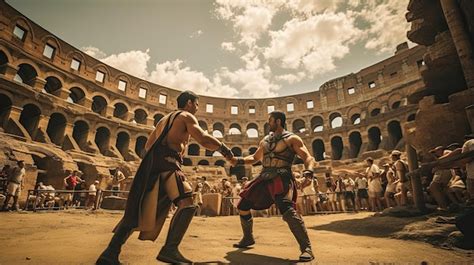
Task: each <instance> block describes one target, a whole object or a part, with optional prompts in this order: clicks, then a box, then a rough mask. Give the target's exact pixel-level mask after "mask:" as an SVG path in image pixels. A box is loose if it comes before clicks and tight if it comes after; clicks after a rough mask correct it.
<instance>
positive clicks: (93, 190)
mask: <svg viewBox="0 0 474 265" xmlns="http://www.w3.org/2000/svg"><path fill="white" fill-rule="evenodd" d="M97 186H99V181H98V180H96V181H94V183H92V184H91V185H90V186H89V193H88V194H87V200H86V208H87V209H89V208H92V209H94V210H95V199H96V196H97Z"/></svg>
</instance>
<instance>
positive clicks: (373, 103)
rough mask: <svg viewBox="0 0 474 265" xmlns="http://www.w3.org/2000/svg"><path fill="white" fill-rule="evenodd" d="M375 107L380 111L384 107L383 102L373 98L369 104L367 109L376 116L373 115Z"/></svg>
mask: <svg viewBox="0 0 474 265" xmlns="http://www.w3.org/2000/svg"><path fill="white" fill-rule="evenodd" d="M374 109H379V111H378V112H379V113H380V110H381V109H382V103H380V102H378V101H376V100H373V101H371V102H369V103H368V104H367V110H368V113H369V114H370V116H371V117H374V116H372V111H374ZM377 115H378V114H377Z"/></svg>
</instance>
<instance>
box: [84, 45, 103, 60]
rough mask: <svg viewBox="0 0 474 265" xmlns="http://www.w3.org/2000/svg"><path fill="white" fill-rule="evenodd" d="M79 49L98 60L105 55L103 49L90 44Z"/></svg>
mask: <svg viewBox="0 0 474 265" xmlns="http://www.w3.org/2000/svg"><path fill="white" fill-rule="evenodd" d="M81 50H82V51H83V52H84V53H85V54H87V55H89V56H92V57H94V58H96V59H98V60H100V59H102V58H105V57H106V56H107V55H106V54H105V53H104V52H103V51H101V50H99V48H96V47H92V46H87V47H82V48H81Z"/></svg>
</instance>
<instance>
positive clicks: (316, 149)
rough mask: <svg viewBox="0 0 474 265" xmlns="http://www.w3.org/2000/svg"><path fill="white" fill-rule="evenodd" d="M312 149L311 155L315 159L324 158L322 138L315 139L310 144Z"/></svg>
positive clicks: (324, 150)
mask: <svg viewBox="0 0 474 265" xmlns="http://www.w3.org/2000/svg"><path fill="white" fill-rule="evenodd" d="M311 147H312V149H313V156H314V158H315V159H316V161H322V160H324V159H325V157H324V155H325V153H326V149H325V148H324V141H323V140H322V139H315V140H314V141H313V143H312V145H311Z"/></svg>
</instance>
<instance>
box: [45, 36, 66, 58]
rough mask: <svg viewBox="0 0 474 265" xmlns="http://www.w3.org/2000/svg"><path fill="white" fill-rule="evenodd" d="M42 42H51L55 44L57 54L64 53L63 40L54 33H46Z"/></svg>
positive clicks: (52, 44) (50, 43)
mask: <svg viewBox="0 0 474 265" xmlns="http://www.w3.org/2000/svg"><path fill="white" fill-rule="evenodd" d="M41 42H42V43H44V44H45V45H46V44H49V45H51V46H53V47H54V48H55V49H56V50H55V54H56V55H62V47H61V42H60V41H59V40H58V39H57V38H56V37H55V36H53V35H45V36H44V37H42V38H41Z"/></svg>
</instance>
